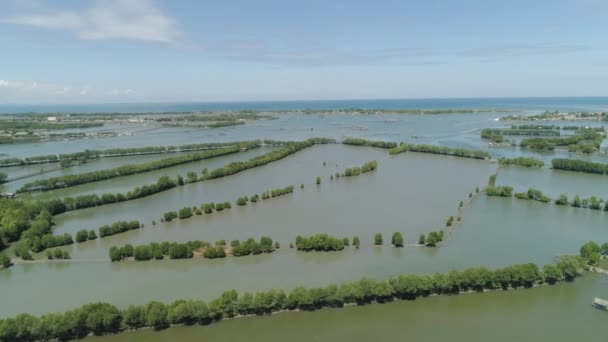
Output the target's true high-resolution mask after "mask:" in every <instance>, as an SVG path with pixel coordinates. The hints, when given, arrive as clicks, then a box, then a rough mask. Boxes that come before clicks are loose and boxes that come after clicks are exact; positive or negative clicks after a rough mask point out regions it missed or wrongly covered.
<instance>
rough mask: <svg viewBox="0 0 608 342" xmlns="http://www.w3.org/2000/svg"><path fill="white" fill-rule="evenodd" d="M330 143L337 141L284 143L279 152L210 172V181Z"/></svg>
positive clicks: (323, 139) (230, 164)
mask: <svg viewBox="0 0 608 342" xmlns="http://www.w3.org/2000/svg"><path fill="white" fill-rule="evenodd" d="M330 143H335V140H334V139H328V138H309V139H306V140H304V141H298V142H284V143H282V145H283V147H282V148H280V149H278V150H275V151H271V152H268V153H266V154H264V155H261V156H257V157H254V158H252V159H250V160H248V161H243V162H232V163H229V164H227V165H225V166H224V167H221V168H218V169H215V170H213V171H211V172H209V177H208V179H215V178H221V177H226V176H230V175H233V174H235V173H237V172H241V171H244V170H248V169H252V168H255V167H258V166H263V165H266V164H268V163H271V162H274V161H277V160H280V159H283V158H285V157H287V156H289V155H292V154H294V153H296V152H298V151H301V150H303V149H305V148H308V147H311V146H314V145H316V144H330Z"/></svg>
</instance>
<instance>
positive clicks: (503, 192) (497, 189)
mask: <svg viewBox="0 0 608 342" xmlns="http://www.w3.org/2000/svg"><path fill="white" fill-rule="evenodd" d="M486 195H488V196H499V197H512V196H513V187H511V186H508V185H503V186H488V187H487V188H486Z"/></svg>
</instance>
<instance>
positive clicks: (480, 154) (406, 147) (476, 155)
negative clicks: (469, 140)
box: [389, 143, 491, 159]
mask: <svg viewBox="0 0 608 342" xmlns="http://www.w3.org/2000/svg"><path fill="white" fill-rule="evenodd" d="M407 151H412V152H420V153H431V154H443V155H448V156H455V157H461V158H473V159H490V158H491V156H490V154H489V153H488V152H486V151H476V150H468V149H465V148H452V147H445V146H434V145H415V144H406V143H401V144H399V146H398V147H395V148H393V149H391V150H390V151H389V153H390V154H398V153H403V152H407Z"/></svg>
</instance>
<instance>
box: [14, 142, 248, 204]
mask: <svg viewBox="0 0 608 342" xmlns="http://www.w3.org/2000/svg"><path fill="white" fill-rule="evenodd" d="M256 146H257V143H251V144H249V145H244V146H238V145H237V146H229V147H225V148H222V149H215V150H209V151H203V152H197V153H191V154H186V155H181V156H176V157H170V158H165V159H160V160H155V161H152V162H148V163H142V164H133V165H123V166H119V167H117V168H114V169H109V170H99V171H92V172H87V173H82V174H76V175H67V176H59V177H53V178H47V179H40V180H36V181H34V182H30V183H27V184H25V185H24V186H22V187H21V188H20V189H19V190H17V191H18V192H29V191H48V190H53V189H59V188H67V187H71V186H76V185H80V184H86V183H93V182H99V181H102V180H106V179H112V178H116V177H123V176H129V175H133V174H138V173H143V172H148V171H153V170H159V169H164V168H167V167H171V166H176V165H180V164H186V163H191V162H195V161H200V160H204V159H209V158H215V157H220V156H225V155H228V154H232V153H238V152H240V151H241V150H242V149H243V148H247V149H248V148H253V147H256Z"/></svg>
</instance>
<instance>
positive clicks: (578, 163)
mask: <svg viewBox="0 0 608 342" xmlns="http://www.w3.org/2000/svg"><path fill="white" fill-rule="evenodd" d="M551 166H552V167H553V169H555V170H566V171H574V172H585V173H596V174H600V175H604V174H606V173H608V164H602V163H594V162H590V161H585V160H579V159H565V158H556V159H553V160H551Z"/></svg>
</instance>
